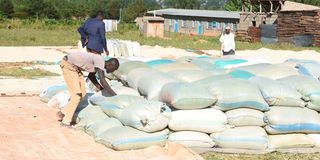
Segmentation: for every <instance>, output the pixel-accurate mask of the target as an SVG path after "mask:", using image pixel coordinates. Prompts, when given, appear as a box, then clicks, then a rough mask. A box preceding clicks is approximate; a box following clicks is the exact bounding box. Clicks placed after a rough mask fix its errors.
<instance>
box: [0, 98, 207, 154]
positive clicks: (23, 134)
mask: <svg viewBox="0 0 320 160" xmlns="http://www.w3.org/2000/svg"><path fill="white" fill-rule="evenodd" d="M55 113H56V110H55V109H52V108H49V107H47V106H45V104H44V103H42V102H40V101H39V98H38V97H0V117H1V118H0V124H1V125H0V142H1V143H0V160H22V159H23V160H57V159H59V160H100V159H101V160H102V159H103V160H106V159H108V160H109V159H110V160H122V159H123V160H140V159H141V160H143V159H150V160H164V159H166V160H167V159H168V160H201V159H202V158H201V157H200V156H199V155H197V154H196V153H194V152H192V151H191V150H189V149H186V148H184V147H182V146H181V145H178V144H173V143H171V144H168V145H167V146H166V147H165V148H161V147H156V146H152V147H149V148H147V149H143V150H135V151H122V152H117V151H113V150H111V149H108V148H106V147H104V146H103V145H100V144H98V143H95V142H94V139H93V138H92V137H90V136H88V135H87V134H85V133H84V132H82V131H75V130H72V129H67V128H63V127H60V126H59V123H58V122H57V121H56V119H55Z"/></svg>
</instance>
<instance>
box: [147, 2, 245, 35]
mask: <svg viewBox="0 0 320 160" xmlns="http://www.w3.org/2000/svg"><path fill="white" fill-rule="evenodd" d="M146 15H147V16H160V17H163V18H164V29H165V31H168V32H176V33H185V34H190V35H204V36H219V35H220V34H221V32H222V30H224V28H225V27H227V26H230V27H231V28H233V30H234V31H236V30H237V25H238V23H239V20H240V13H239V12H229V11H218V10H193V9H175V8H168V9H161V10H154V11H148V12H147V13H146Z"/></svg>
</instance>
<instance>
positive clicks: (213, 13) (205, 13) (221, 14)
mask: <svg viewBox="0 0 320 160" xmlns="http://www.w3.org/2000/svg"><path fill="white" fill-rule="evenodd" d="M154 12H155V14H156V15H157V16H163V15H171V16H187V17H206V18H207V17H208V18H211V17H214V18H229V19H240V13H239V12H229V11H217V10H193V9H174V8H168V9H160V10H154V11H148V12H147V14H148V15H151V14H154Z"/></svg>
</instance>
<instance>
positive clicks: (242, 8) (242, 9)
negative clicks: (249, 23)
mask: <svg viewBox="0 0 320 160" xmlns="http://www.w3.org/2000/svg"><path fill="white" fill-rule="evenodd" d="M241 11H242V12H244V0H242V1H241Z"/></svg>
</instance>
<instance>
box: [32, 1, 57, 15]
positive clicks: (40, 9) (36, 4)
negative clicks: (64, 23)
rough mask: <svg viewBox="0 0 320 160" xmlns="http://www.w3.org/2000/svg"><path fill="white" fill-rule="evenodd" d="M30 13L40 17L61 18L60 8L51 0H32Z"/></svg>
mask: <svg viewBox="0 0 320 160" xmlns="http://www.w3.org/2000/svg"><path fill="white" fill-rule="evenodd" d="M27 11H28V13H29V15H30V16H32V17H37V18H38V17H39V18H60V17H61V16H60V13H59V9H58V8H57V6H56V5H55V4H54V2H53V1H50V0H30V3H29V6H28V9H27Z"/></svg>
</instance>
